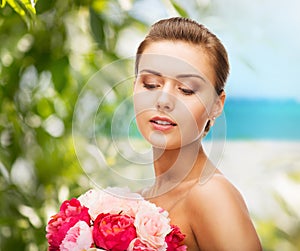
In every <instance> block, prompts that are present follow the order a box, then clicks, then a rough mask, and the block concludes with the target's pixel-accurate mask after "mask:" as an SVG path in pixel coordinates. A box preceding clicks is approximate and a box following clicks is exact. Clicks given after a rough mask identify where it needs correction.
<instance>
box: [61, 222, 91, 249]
mask: <svg viewBox="0 0 300 251" xmlns="http://www.w3.org/2000/svg"><path fill="white" fill-rule="evenodd" d="M92 243H93V236H92V230H91V229H90V227H89V226H88V224H86V222H85V221H78V222H77V223H76V224H75V225H74V226H73V227H71V228H70V229H69V231H68V232H67V234H66V236H65V238H64V239H63V241H62V243H61V244H60V247H59V248H60V251H70V250H72V251H83V250H86V249H88V248H90V246H91V245H92Z"/></svg>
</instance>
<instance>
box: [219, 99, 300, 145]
mask: <svg viewBox="0 0 300 251" xmlns="http://www.w3.org/2000/svg"><path fill="white" fill-rule="evenodd" d="M224 114H225V118H226V129H227V132H226V138H227V139H272V140H300V102H297V101H296V100H276V99H274V100H273V99H272V100H269V99H238V98H234V99H228V100H226V103H225V110H224Z"/></svg>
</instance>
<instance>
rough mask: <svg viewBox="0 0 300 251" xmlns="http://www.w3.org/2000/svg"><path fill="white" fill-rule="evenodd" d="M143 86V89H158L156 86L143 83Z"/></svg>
mask: <svg viewBox="0 0 300 251" xmlns="http://www.w3.org/2000/svg"><path fill="white" fill-rule="evenodd" d="M143 86H144V88H146V89H148V90H151V89H155V88H156V87H158V85H157V84H148V83H145V82H143Z"/></svg>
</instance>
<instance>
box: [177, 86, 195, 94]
mask: <svg viewBox="0 0 300 251" xmlns="http://www.w3.org/2000/svg"><path fill="white" fill-rule="evenodd" d="M178 89H179V90H180V91H181V92H182V93H183V94H184V95H193V94H194V93H195V91H193V90H191V89H186V88H182V87H179V88H178Z"/></svg>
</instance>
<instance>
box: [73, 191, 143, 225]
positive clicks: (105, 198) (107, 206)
mask: <svg viewBox="0 0 300 251" xmlns="http://www.w3.org/2000/svg"><path fill="white" fill-rule="evenodd" d="M117 196H121V197H117ZM78 200H79V201H80V202H81V203H82V205H84V206H86V207H88V208H89V214H90V216H91V218H92V219H93V220H95V219H96V218H97V216H98V215H99V214H100V213H110V214H118V213H119V212H120V211H122V212H123V214H126V215H129V216H135V214H136V212H137V209H138V206H139V202H140V201H141V200H142V197H141V196H139V195H138V194H134V193H131V194H130V193H129V191H128V190H124V189H118V190H116V189H112V188H111V189H106V190H104V191H102V190H93V189H92V190H89V191H88V192H86V193H85V194H84V195H81V196H80V197H79V198H78Z"/></svg>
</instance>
